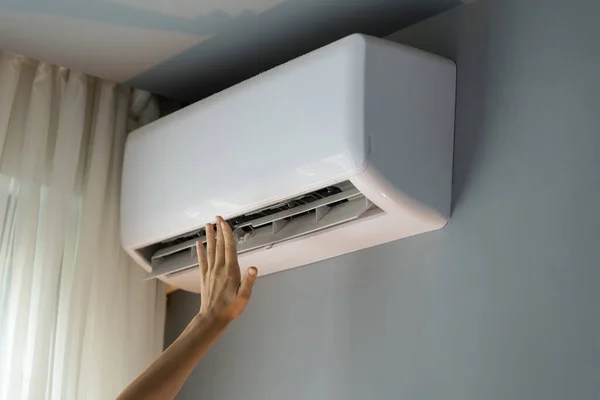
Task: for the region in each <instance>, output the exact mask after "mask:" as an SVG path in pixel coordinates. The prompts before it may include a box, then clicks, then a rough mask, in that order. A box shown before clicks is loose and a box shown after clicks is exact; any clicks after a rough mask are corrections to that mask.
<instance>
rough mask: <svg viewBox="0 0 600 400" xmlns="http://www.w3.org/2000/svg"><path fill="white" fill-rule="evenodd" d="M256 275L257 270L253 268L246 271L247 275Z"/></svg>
mask: <svg viewBox="0 0 600 400" xmlns="http://www.w3.org/2000/svg"><path fill="white" fill-rule="evenodd" d="M257 273H258V270H257V269H256V268H255V267H251V268H250V269H248V275H256V274H257Z"/></svg>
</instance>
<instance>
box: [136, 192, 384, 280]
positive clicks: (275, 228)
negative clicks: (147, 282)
mask: <svg viewBox="0 0 600 400" xmlns="http://www.w3.org/2000/svg"><path fill="white" fill-rule="evenodd" d="M380 212H383V211H381V210H380V209H379V208H377V207H376V206H375V205H373V204H372V203H371V202H370V201H369V200H368V199H367V198H366V197H364V196H363V195H362V194H361V193H360V191H358V189H356V188H355V187H354V186H353V185H352V184H351V183H350V182H348V181H347V182H342V183H340V184H339V185H336V186H328V187H325V188H322V189H318V190H315V191H313V192H310V193H308V194H305V195H302V196H299V197H295V198H292V199H288V200H286V201H283V202H280V203H277V204H274V205H270V206H268V207H265V208H262V209H260V210H257V211H253V212H250V213H247V214H244V215H241V216H237V217H234V218H231V219H229V220H228V221H227V222H228V223H229V224H230V225H231V227H232V228H233V230H234V235H235V237H236V240H237V242H238V253H240V254H241V253H246V252H250V251H255V250H259V249H261V248H268V247H271V246H273V245H275V244H276V243H280V242H284V241H287V240H291V239H295V238H298V237H301V236H304V235H308V234H311V233H314V232H317V231H320V230H323V229H327V228H330V227H332V226H335V225H339V224H342V223H345V222H349V221H352V220H356V219H357V218H361V217H364V216H367V215H373V214H377V213H380ZM198 240H201V241H202V242H203V243H206V236H205V231H204V228H202V229H199V230H197V231H194V232H189V233H187V234H184V235H181V236H178V237H176V238H173V239H171V240H168V241H164V242H162V243H160V245H159V246H154V248H156V250H155V251H154V253H153V254H152V256H151V264H152V273H151V274H150V276H149V277H148V278H149V279H151V278H157V277H160V276H164V275H172V274H177V273H180V272H182V271H184V270H187V269H189V268H194V267H197V265H198V263H197V260H196V241H198Z"/></svg>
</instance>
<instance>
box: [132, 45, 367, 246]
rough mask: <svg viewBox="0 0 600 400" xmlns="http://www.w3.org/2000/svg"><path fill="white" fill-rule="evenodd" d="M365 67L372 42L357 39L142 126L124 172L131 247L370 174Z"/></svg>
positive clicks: (321, 50)
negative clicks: (367, 169) (366, 50)
mask: <svg viewBox="0 0 600 400" xmlns="http://www.w3.org/2000/svg"><path fill="white" fill-rule="evenodd" d="M363 69H364V41H362V40H355V39H354V38H352V37H351V38H349V39H348V40H343V41H339V42H336V43H334V44H333V45H331V46H326V47H325V48H323V49H320V50H317V51H315V52H313V53H310V54H309V55H307V56H305V57H301V58H299V59H297V60H294V61H292V62H290V63H286V64H285V65H282V66H280V67H278V68H276V69H274V70H271V71H267V72H266V73H263V74H261V75H260V76H257V77H255V78H253V79H250V80H248V81H245V82H243V83H241V84H239V85H236V86H234V87H232V88H229V89H227V90H225V91H223V92H221V93H218V94H216V95H214V96H212V97H210V98H208V99H205V100H203V101H201V102H198V103H196V104H194V105H191V106H189V107H186V108H184V109H182V110H180V111H178V112H176V113H174V114H171V115H169V116H167V117H165V118H163V119H160V120H158V121H156V122H154V123H152V124H150V125H148V126H145V127H143V128H142V129H139V130H138V131H135V132H133V133H132V134H131V135H130V136H129V138H128V142H127V146H126V151H125V160H124V173H123V190H122V198H123V202H122V220H121V222H122V240H123V243H124V245H125V247H126V248H135V247H140V246H144V245H147V244H148V243H152V242H155V241H158V240H161V239H163V238H168V237H171V236H175V235H178V234H181V233H184V232H187V231H190V230H192V229H194V228H196V227H202V226H203V224H205V223H206V222H208V221H212V220H214V216H215V215H217V214H218V215H223V216H224V217H226V218H227V217H231V216H234V215H238V214H241V213H244V212H247V211H250V210H253V209H256V208H259V207H261V206H264V205H268V204H270V203H273V202H276V201H278V200H281V199H285V198H287V197H290V196H293V195H298V194H301V193H305V192H309V191H311V190H314V189H315V188H318V187H322V186H325V185H327V184H329V183H331V184H333V183H336V182H340V181H344V180H347V179H348V178H349V177H350V176H352V175H355V174H357V173H359V172H360V171H362V170H363V169H364V168H365V160H366V155H367V151H368V148H367V144H366V140H365V136H364V133H363V121H362V118H363V113H362V109H363V104H362V101H363V95H362V90H363V89H364V88H363ZM199 166H202V167H201V168H200V167H199Z"/></svg>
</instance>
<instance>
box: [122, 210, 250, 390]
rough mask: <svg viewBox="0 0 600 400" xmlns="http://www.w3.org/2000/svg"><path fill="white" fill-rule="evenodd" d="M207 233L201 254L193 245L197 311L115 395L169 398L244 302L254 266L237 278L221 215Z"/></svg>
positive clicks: (228, 232) (228, 234)
mask: <svg viewBox="0 0 600 400" xmlns="http://www.w3.org/2000/svg"><path fill="white" fill-rule="evenodd" d="M206 237H207V241H206V253H205V252H204V246H203V245H202V243H201V242H198V243H197V246H196V247H197V249H198V263H199V264H200V275H201V278H200V279H201V281H200V295H201V305H200V312H199V313H198V315H196V317H194V319H193V320H192V321H191V322H190V324H189V325H188V326H187V328H186V329H185V330H184V331H183V333H182V334H181V336H179V337H178V338H177V340H175V342H173V344H171V346H169V348H168V349H167V350H165V351H164V352H163V353H162V354H161V355H160V356H159V357H158V358H157V359H156V360H155V361H154V362H153V363H152V364H151V365H150V367H148V369H147V370H146V371H144V372H143V373H142V375H140V376H139V377H138V378H137V379H136V380H135V381H133V383H131V384H130V385H129V386H128V387H127V388H126V389H125V391H123V393H121V394H120V395H119V397H118V400H130V399H136V400H138V399H144V400H145V399H148V400H150V399H152V400H154V399H157V400H158V399H160V400H163V399H173V398H174V397H175V395H176V394H177V392H179V390H180V389H181V387H182V386H183V384H184V382H185V380H186V379H187V377H188V376H189V374H190V373H191V372H192V369H193V368H194V366H195V365H196V363H197V362H198V360H199V359H200V358H201V357H202V356H203V355H204V353H205V352H206V350H208V348H209V347H210V346H211V345H212V344H213V343H214V341H215V340H216V339H217V338H218V337H219V335H220V334H221V333H222V332H223V331H224V330H225V328H227V326H228V325H229V323H230V322H231V321H233V320H234V319H235V318H237V317H239V316H240V315H241V314H242V311H244V308H245V307H246V305H247V304H248V301H249V300H250V295H251V294H252V286H253V284H254V280H255V279H256V275H257V272H258V271H257V269H256V268H255V267H251V268H248V270H246V273H245V274H244V277H243V279H242V277H241V276H240V268H239V265H238V260H237V249H236V243H235V240H234V238H233V233H232V231H231V228H230V227H229V225H228V224H227V223H226V222H224V221H223V218H221V217H217V233H216V237H215V232H214V230H213V227H212V225H206Z"/></svg>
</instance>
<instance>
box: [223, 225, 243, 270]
mask: <svg viewBox="0 0 600 400" xmlns="http://www.w3.org/2000/svg"><path fill="white" fill-rule="evenodd" d="M221 230H222V231H223V239H224V240H225V260H226V262H227V265H229V267H230V268H232V271H231V272H233V273H236V272H237V276H238V279H239V276H240V275H239V273H240V268H239V266H238V261H237V246H236V243H235V238H234V237H233V231H232V230H231V227H230V226H229V224H228V223H227V222H225V221H223V222H221Z"/></svg>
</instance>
